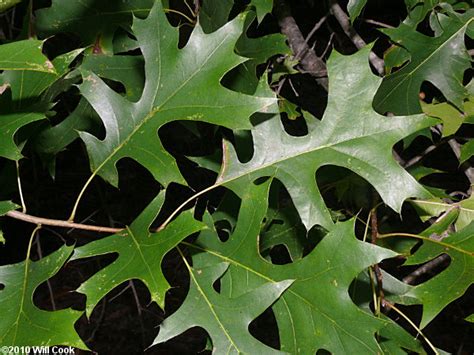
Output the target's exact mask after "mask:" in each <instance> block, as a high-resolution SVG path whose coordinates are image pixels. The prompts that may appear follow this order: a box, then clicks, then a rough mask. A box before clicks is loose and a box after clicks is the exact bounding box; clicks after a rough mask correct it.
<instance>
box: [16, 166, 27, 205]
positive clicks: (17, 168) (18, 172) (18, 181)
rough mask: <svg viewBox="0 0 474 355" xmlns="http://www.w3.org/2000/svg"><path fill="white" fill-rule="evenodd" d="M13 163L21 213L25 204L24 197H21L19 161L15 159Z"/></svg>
mask: <svg viewBox="0 0 474 355" xmlns="http://www.w3.org/2000/svg"><path fill="white" fill-rule="evenodd" d="M15 165H16V181H17V183H18V193H19V194H20V201H21V210H22V212H23V213H26V204H25V199H24V198H23V189H22V188H21V178H20V163H19V161H18V160H15Z"/></svg>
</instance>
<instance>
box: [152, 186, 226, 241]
mask: <svg viewBox="0 0 474 355" xmlns="http://www.w3.org/2000/svg"><path fill="white" fill-rule="evenodd" d="M218 186H220V184H214V185H211V186H209V187H207V188H205V189H204V190H202V191H199V192H197V193H195V194H194V195H192V196H191V197H190V198H188V199H187V200H186V201H184V202H183V203H182V204H181V205H179V206H178V208H176V209H175V210H174V211H173V213H171V215H170V216H169V217H168V218H167V219H166V220H165V221H164V222H163V223H162V224H161V226H159V227H158V229H157V230H156V231H157V232H159V231H161V230H163V229H164V228H165V227H166V226H167V225H168V223H170V222H171V220H172V219H173V218H174V217H175V216H176V215H177V214H178V212H179V211H181V210H182V209H183V208H184V206H186V205H187V204H188V203H190V202H191V201H192V200H194V199H196V198H198V197H199V196H201V195H203V194H205V193H206V192H208V191H211V190H212V189H214V188H216V187H218Z"/></svg>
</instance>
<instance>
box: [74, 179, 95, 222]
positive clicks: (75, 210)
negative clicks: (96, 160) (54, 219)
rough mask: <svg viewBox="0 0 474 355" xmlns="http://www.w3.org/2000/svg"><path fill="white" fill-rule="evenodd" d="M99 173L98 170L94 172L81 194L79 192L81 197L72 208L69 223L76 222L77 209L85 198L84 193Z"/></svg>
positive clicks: (78, 197)
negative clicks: (83, 197)
mask: <svg viewBox="0 0 474 355" xmlns="http://www.w3.org/2000/svg"><path fill="white" fill-rule="evenodd" d="M97 171H98V170H96V171H95V172H93V173H92V174H91V176H89V179H87V181H86V183H85V184H84V186H83V187H82V190H81V192H79V195H78V196H77V199H76V202H74V207H73V208H72V212H71V215H70V216H69V218H68V221H69V222H73V221H74V218H75V217H76V212H77V208H78V207H79V203H80V202H81V199H82V196H83V195H84V193H85V192H86V190H87V188H88V187H89V185H90V183H91V182H92V180H93V179H94V177H95V176H96V175H97Z"/></svg>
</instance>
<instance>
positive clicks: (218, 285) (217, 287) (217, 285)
mask: <svg viewBox="0 0 474 355" xmlns="http://www.w3.org/2000/svg"><path fill="white" fill-rule="evenodd" d="M212 288H213V289H214V291H216V292H217V293H221V278H220V277H219V278H218V279H217V280H216V281H214V283H213V284H212Z"/></svg>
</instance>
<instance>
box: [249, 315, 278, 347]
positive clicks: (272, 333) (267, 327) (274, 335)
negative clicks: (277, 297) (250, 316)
mask: <svg viewBox="0 0 474 355" xmlns="http://www.w3.org/2000/svg"><path fill="white" fill-rule="evenodd" d="M249 332H250V334H252V335H253V336H254V337H255V338H257V339H258V340H260V341H261V342H262V343H264V344H265V345H268V346H269V347H271V348H274V349H279V348H280V336H279V334H278V326H277V322H276V318H275V314H274V313H273V310H272V309H271V308H268V309H266V310H265V312H263V313H262V314H261V315H259V316H258V317H257V318H255V319H254V320H253V321H252V322H251V323H250V325H249Z"/></svg>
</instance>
